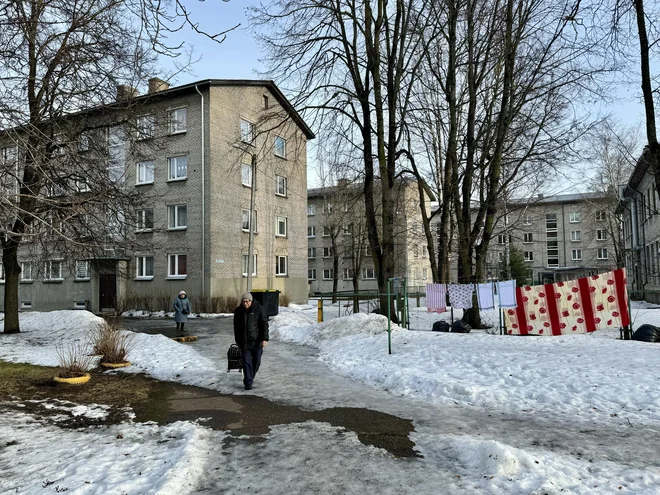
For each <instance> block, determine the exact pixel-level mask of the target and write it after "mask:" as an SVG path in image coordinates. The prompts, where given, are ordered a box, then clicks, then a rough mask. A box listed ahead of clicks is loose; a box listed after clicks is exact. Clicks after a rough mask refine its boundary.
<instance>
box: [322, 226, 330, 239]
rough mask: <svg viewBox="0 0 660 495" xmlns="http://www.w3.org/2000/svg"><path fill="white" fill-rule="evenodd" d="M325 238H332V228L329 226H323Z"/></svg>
mask: <svg viewBox="0 0 660 495" xmlns="http://www.w3.org/2000/svg"><path fill="white" fill-rule="evenodd" d="M323 237H330V227H328V226H327V225H324V226H323Z"/></svg>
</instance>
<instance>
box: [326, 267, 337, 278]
mask: <svg viewBox="0 0 660 495" xmlns="http://www.w3.org/2000/svg"><path fill="white" fill-rule="evenodd" d="M333 278H335V271H334V270H333V269H332V268H324V269H323V280H332V279H333Z"/></svg>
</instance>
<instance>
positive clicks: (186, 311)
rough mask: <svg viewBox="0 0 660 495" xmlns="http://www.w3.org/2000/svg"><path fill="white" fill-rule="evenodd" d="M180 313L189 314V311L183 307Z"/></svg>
mask: <svg viewBox="0 0 660 495" xmlns="http://www.w3.org/2000/svg"><path fill="white" fill-rule="evenodd" d="M181 314H182V315H189V314H190V311H188V310H187V309H184V310H183V311H181Z"/></svg>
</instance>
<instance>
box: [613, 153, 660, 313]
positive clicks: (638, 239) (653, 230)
mask: <svg viewBox="0 0 660 495" xmlns="http://www.w3.org/2000/svg"><path fill="white" fill-rule="evenodd" d="M647 153H648V149H646V148H645V149H644V151H643V153H642V155H641V157H640V158H639V160H638V161H637V163H636V165H635V168H634V170H633V172H632V174H631V176H630V179H629V180H628V183H627V184H626V185H625V186H623V187H621V190H620V191H619V199H620V202H619V206H618V209H617V213H618V214H619V216H620V218H621V220H622V223H623V248H624V249H623V251H624V260H625V266H626V271H627V277H628V290H629V293H630V297H631V298H632V299H643V300H646V301H649V302H653V303H660V214H658V207H659V206H660V198H658V193H657V191H656V180H655V177H654V175H653V171H652V170H651V168H650V163H649V161H648V160H647V159H646V154H647Z"/></svg>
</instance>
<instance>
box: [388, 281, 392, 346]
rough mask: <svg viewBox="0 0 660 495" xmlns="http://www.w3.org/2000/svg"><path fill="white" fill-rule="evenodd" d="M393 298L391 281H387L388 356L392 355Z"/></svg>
mask: <svg viewBox="0 0 660 495" xmlns="http://www.w3.org/2000/svg"><path fill="white" fill-rule="evenodd" d="M391 305H392V304H391V296H390V279H388V280H387V350H388V354H392V325H391V323H390V322H391V319H390V306H391Z"/></svg>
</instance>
